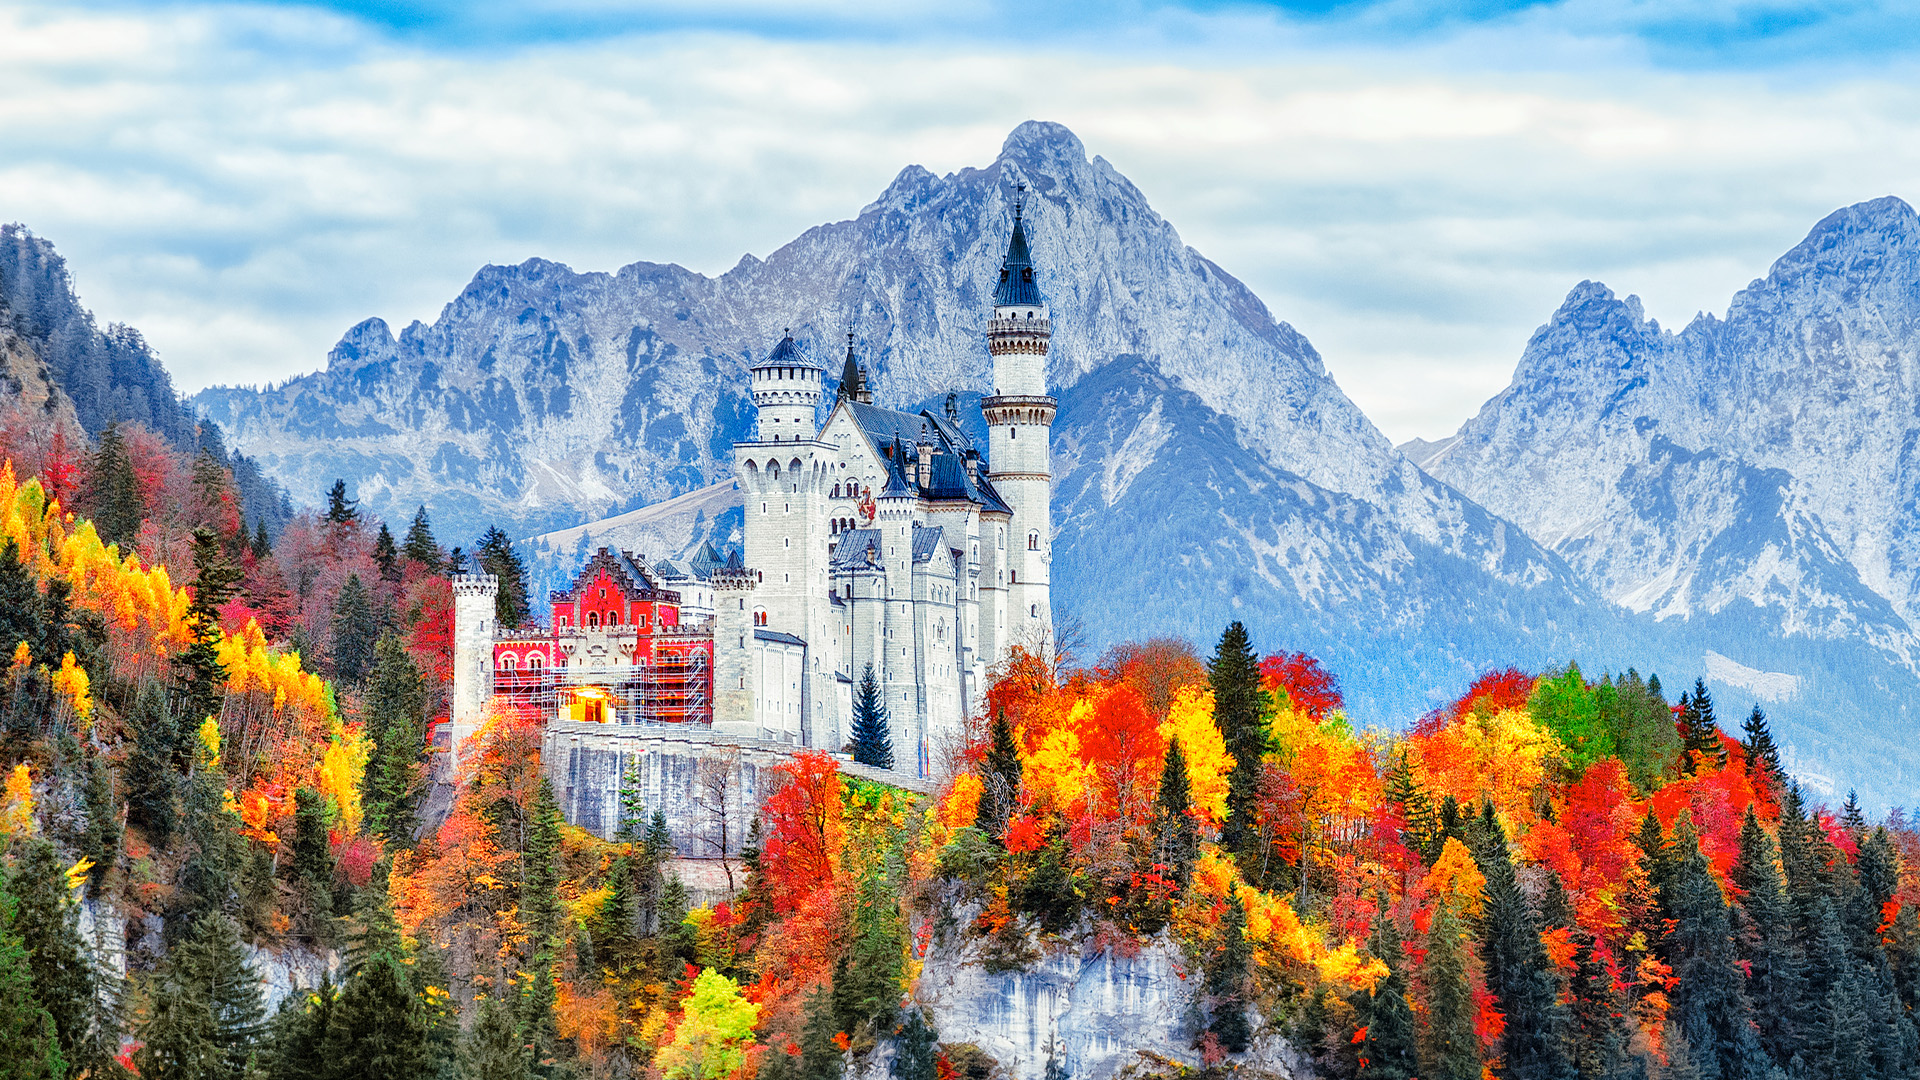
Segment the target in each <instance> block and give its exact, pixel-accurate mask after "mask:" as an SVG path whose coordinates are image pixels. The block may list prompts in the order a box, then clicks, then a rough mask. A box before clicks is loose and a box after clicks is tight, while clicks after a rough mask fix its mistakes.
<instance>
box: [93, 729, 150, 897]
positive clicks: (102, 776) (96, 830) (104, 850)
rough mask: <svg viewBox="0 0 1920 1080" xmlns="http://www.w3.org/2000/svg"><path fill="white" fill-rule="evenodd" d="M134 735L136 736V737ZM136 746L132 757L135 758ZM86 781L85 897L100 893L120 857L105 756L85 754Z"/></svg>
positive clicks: (116, 812)
mask: <svg viewBox="0 0 1920 1080" xmlns="http://www.w3.org/2000/svg"><path fill="white" fill-rule="evenodd" d="M136 734H137V733H136ZM138 752H139V751H138V747H137V745H136V747H135V750H134V753H135V754H136V755H137V754H138ZM86 762H87V779H86V786H85V788H84V789H82V800H83V802H84V803H85V805H86V810H87V826H86V831H85V832H84V833H82V834H81V838H80V854H81V856H82V857H83V858H85V859H87V860H88V861H89V862H91V863H93V867H92V869H90V870H88V871H87V891H88V895H90V896H95V895H98V894H99V892H100V886H101V883H102V882H104V881H105V880H106V878H107V873H108V871H110V870H112V869H113V864H114V861H115V860H116V859H118V858H119V857H120V837H121V828H120V810H119V808H120V803H119V802H118V801H117V800H116V799H115V798H114V791H113V768H112V766H110V765H109V764H108V762H107V755H106V754H105V753H104V752H96V751H94V750H92V749H88V750H87V751H86Z"/></svg>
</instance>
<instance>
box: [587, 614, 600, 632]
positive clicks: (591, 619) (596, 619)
mask: <svg viewBox="0 0 1920 1080" xmlns="http://www.w3.org/2000/svg"><path fill="white" fill-rule="evenodd" d="M587 629H589V630H598V629H600V613H599V612H597V611H589V612H587Z"/></svg>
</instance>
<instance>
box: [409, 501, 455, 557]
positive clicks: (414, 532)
mask: <svg viewBox="0 0 1920 1080" xmlns="http://www.w3.org/2000/svg"><path fill="white" fill-rule="evenodd" d="M400 553H401V554H402V555H404V556H406V557H407V558H409V559H412V560H413V561H414V562H417V563H419V564H420V565H421V566H424V567H426V569H427V572H428V573H433V574H437V573H439V572H440V569H441V566H442V565H443V564H444V563H445V562H446V553H445V552H443V551H441V550H440V542H439V541H438V540H435V539H434V538H433V528H432V527H431V526H430V525H428V524H427V508H426V506H424V505H422V506H421V507H420V509H418V510H415V511H414V512H413V524H412V525H410V526H408V527H407V537H406V539H405V540H402V541H401V542H400Z"/></svg>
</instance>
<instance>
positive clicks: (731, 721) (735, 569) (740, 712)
mask: <svg viewBox="0 0 1920 1080" xmlns="http://www.w3.org/2000/svg"><path fill="white" fill-rule="evenodd" d="M712 582H713V644H714V649H713V654H714V663H713V730H714V731H715V732H719V733H722V734H727V735H748V736H757V735H759V734H760V730H759V724H758V722H757V721H755V719H754V715H753V695H754V693H755V691H756V689H757V687H755V685H754V675H755V674H756V672H755V666H756V665H755V664H754V662H753V656H754V647H753V610H754V608H753V587H754V585H755V584H756V582H755V579H754V573H753V571H751V570H748V569H746V568H745V567H743V566H741V565H740V557H739V554H738V553H737V552H736V553H735V555H734V557H733V559H732V560H731V561H729V562H728V563H727V565H725V566H720V567H715V568H714V569H713V573H712Z"/></svg>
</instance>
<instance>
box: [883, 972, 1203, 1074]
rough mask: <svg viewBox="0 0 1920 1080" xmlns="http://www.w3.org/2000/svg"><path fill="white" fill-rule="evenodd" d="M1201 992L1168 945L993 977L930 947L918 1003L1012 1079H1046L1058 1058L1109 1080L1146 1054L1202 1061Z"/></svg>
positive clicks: (1068, 1069)
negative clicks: (1192, 1047) (1196, 1031)
mask: <svg viewBox="0 0 1920 1080" xmlns="http://www.w3.org/2000/svg"><path fill="white" fill-rule="evenodd" d="M1194 993H1195V987H1194V986H1192V985H1190V983H1189V981H1188V980H1187V979H1185V978H1182V966H1181V963H1180V958H1179V956H1178V955H1177V954H1176V953H1175V952H1174V951H1172V950H1170V949H1169V948H1167V947H1166V946H1164V945H1154V946H1151V947H1149V948H1147V949H1144V950H1143V951H1141V953H1140V954H1139V955H1137V956H1134V957H1130V958H1120V957H1115V956H1114V955H1113V954H1112V953H1110V952H1106V951H1102V952H1099V953H1096V954H1095V955H1093V956H1091V957H1088V958H1084V959H1083V958H1081V957H1080V956H1078V955H1076V954H1074V953H1072V952H1061V953H1059V954H1057V955H1050V956H1048V957H1047V958H1046V959H1044V960H1042V961H1041V962H1040V963H1038V964H1036V965H1033V966H1031V967H1028V968H1026V969H1024V970H1021V971H1013V972H1006V973H1003V974H993V973H991V972H989V971H987V970H986V969H985V968H984V967H982V966H981V965H980V964H979V963H978V962H977V960H974V959H970V958H968V957H967V956H965V955H964V954H963V953H961V952H958V951H953V950H952V949H951V946H950V943H943V944H941V945H936V946H935V947H934V948H933V949H931V950H930V951H929V953H928V955H927V960H926V966H925V967H924V968H923V969H922V970H921V974H920V981H919V982H918V983H917V984H916V986H915V989H914V999H915V1000H916V1001H918V1002H919V1003H920V1004H922V1005H924V1006H926V1007H927V1009H928V1011H929V1013H930V1014H931V1016H932V1019H933V1026H934V1029H935V1030H936V1031H938V1032H939V1033H940V1041H941V1042H946V1043H972V1044H974V1045H975V1046H978V1047H979V1048H980V1049H982V1050H984V1051H986V1052H987V1053H988V1054H989V1055H991V1056H992V1057H993V1058H994V1060H996V1061H998V1062H999V1063H1000V1065H1001V1067H1002V1068H1003V1069H1005V1070H1006V1074H1007V1076H1008V1077H1009V1078H1010V1080H1044V1078H1045V1077H1046V1076H1047V1073H1048V1069H1047V1062H1048V1059H1049V1058H1050V1057H1051V1058H1052V1059H1053V1061H1054V1063H1055V1066H1056V1067H1057V1068H1061V1069H1064V1072H1062V1073H1059V1075H1065V1076H1071V1077H1074V1078H1075V1080H1105V1078H1106V1077H1109V1076H1112V1075H1113V1074H1114V1073H1115V1072H1117V1071H1119V1070H1120V1069H1122V1068H1124V1067H1125V1066H1127V1065H1130V1064H1133V1063H1134V1062H1137V1061H1139V1060H1140V1058H1139V1053H1138V1052H1139V1051H1141V1050H1151V1051H1153V1052H1154V1053H1156V1054H1160V1055H1163V1056H1166V1057H1169V1058H1173V1059H1176V1060H1181V1061H1185V1062H1186V1063H1187V1064H1190V1065H1197V1064H1199V1061H1198V1057H1197V1055H1194V1054H1192V1053H1191V1052H1189V1051H1187V1050H1186V1047H1187V1046H1188V1045H1189V1044H1190V1043H1191V1042H1192V1041H1193V1033H1192V1031H1191V1030H1189V1025H1190V1024H1191V1022H1192V1018H1193V1015H1194V1009H1195V1004H1194Z"/></svg>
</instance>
